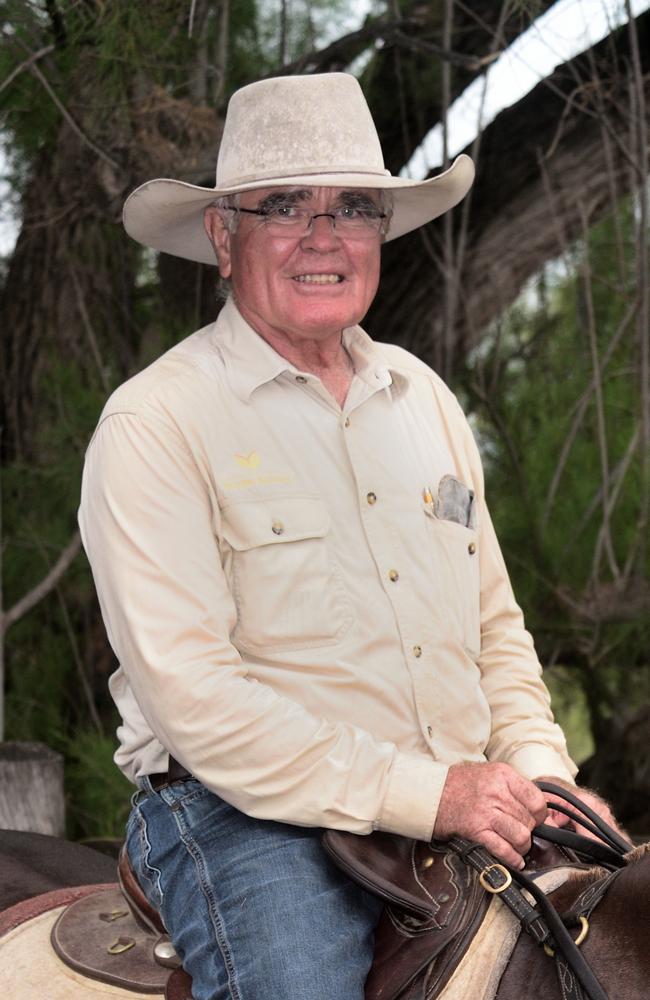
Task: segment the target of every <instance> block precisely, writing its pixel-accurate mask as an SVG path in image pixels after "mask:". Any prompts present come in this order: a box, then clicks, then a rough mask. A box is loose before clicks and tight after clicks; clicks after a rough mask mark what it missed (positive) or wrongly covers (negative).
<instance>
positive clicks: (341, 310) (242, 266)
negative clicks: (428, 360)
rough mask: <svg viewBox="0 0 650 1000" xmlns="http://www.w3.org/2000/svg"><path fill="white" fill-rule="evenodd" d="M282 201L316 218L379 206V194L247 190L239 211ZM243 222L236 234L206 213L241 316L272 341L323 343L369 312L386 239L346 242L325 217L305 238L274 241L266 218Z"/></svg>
mask: <svg viewBox="0 0 650 1000" xmlns="http://www.w3.org/2000/svg"><path fill="white" fill-rule="evenodd" d="M283 199H284V201H286V203H287V204H289V205H292V204H293V205H300V206H304V207H306V208H309V210H310V212H313V213H314V214H316V213H319V212H331V211H333V210H334V209H335V208H336V207H338V206H339V205H341V204H350V203H352V204H354V205H355V207H363V206H364V205H365V206H366V207H369V208H376V207H377V206H378V195H377V192H375V191H372V190H363V189H353V190H351V191H349V190H347V189H343V188H325V187H314V188H300V189H296V188H262V189H259V190H256V191H247V192H245V193H244V194H243V195H242V196H241V201H240V207H242V208H256V209H258V208H261V209H265V208H269V207H277V206H278V204H279V203H280V202H282V203H284V201H283ZM238 222H239V225H238V228H237V230H236V232H234V233H229V232H228V231H227V230H226V229H225V227H224V225H223V221H222V219H221V217H220V216H219V212H218V210H217V209H209V210H208V212H207V213H206V228H207V231H208V235H209V237H210V239H211V240H212V243H213V245H214V247H215V251H216V253H217V258H218V262H219V269H220V271H221V274H222V276H223V277H226V278H228V277H230V278H231V280H232V288H233V294H234V296H235V301H236V303H237V306H238V308H239V311H240V312H241V313H242V315H243V316H244V318H245V319H246V320H247V321H248V322H249V323H250V324H251V326H252V327H253V328H254V329H255V330H257V332H258V333H260V334H261V335H262V336H263V337H265V339H267V340H270V341H271V343H274V342H276V343H277V340H278V336H280V338H282V339H284V338H286V339H288V340H289V341H290V342H291V343H292V344H294V345H296V346H297V345H298V344H299V342H300V341H303V340H316V341H321V342H324V341H327V340H328V339H331V338H333V337H336V338H338V337H339V336H340V332H341V330H342V329H344V328H345V327H347V326H353V325H354V324H355V323H358V322H359V321H360V320H361V319H362V318H363V316H364V315H365V314H366V312H367V310H368V307H369V306H370V303H371V302H372V300H373V298H374V295H375V292H376V291H377V284H378V281H379V251H380V246H381V236H380V234H379V233H372V234H371V235H370V237H368V235H366V236H365V237H361V238H359V237H358V236H356V237H349V236H347V235H345V236H343V237H341V235H340V234H339V232H337V231H336V230H335V229H333V227H332V220H331V219H329V218H318V219H315V220H314V221H313V223H312V227H311V230H310V232H309V233H308V234H307V235H306V236H303V237H302V238H300V237H296V236H284V235H282V236H277V235H271V234H270V233H269V232H268V230H267V228H266V225H265V223H264V220H263V219H262V218H261V217H259V216H255V215H247V214H246V213H241V214H240V215H239V220H238Z"/></svg>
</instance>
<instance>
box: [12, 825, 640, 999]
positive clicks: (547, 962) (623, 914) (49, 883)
mask: <svg viewBox="0 0 650 1000" xmlns="http://www.w3.org/2000/svg"><path fill="white" fill-rule="evenodd" d="M427 849H430V845H422V850H423V851H425V853H426V850H427ZM456 860H457V859H456ZM626 860H627V864H626V865H625V867H624V868H622V869H621V870H620V871H618V872H617V873H616V876H615V877H613V878H612V877H611V875H610V876H607V873H606V872H604V871H603V869H602V868H601V867H599V866H598V865H594V866H590V867H585V866H584V865H583V866H578V867H577V868H576V869H575V870H571V871H569V873H568V877H567V878H566V880H565V881H564V882H563V884H562V885H561V886H560V887H559V888H557V889H555V890H554V891H552V892H551V893H550V895H549V899H550V901H551V902H552V904H553V905H554V907H555V908H556V909H557V910H558V912H560V913H565V912H567V911H569V910H570V909H571V907H572V906H573V904H574V903H575V901H576V900H577V899H578V898H579V897H581V896H583V895H584V893H585V891H586V890H587V889H589V887H590V886H591V887H596V886H597V885H598V884H599V883H600V881H601V880H602V879H603V877H606V878H607V877H609V879H610V884H609V885H608V888H607V891H606V892H605V893H604V895H603V897H602V899H600V901H599V902H598V904H597V906H596V907H595V909H594V911H593V913H592V914H591V915H590V918H589V928H588V933H587V935H586V938H585V940H584V942H583V943H582V945H581V951H582V954H583V956H584V958H585V959H586V961H587V962H588V963H589V965H590V966H591V968H592V969H593V971H594V973H595V975H596V977H597V979H598V981H599V982H600V984H601V986H602V988H603V990H604V993H605V995H606V996H607V998H608V1000H647V997H648V996H650V948H649V947H648V944H647V942H648V932H649V931H650V844H646V845H643V846H640V847H637V848H635V849H634V850H633V851H632V852H631V853H630V854H629V855H628V856H627V859H626ZM426 866H427V863H426V860H425V863H424V867H425V868H426ZM472 877H473V876H472ZM475 882H476V879H474V883H475ZM474 883H473V884H474ZM106 887H109V888H112V889H115V890H117V886H116V862H115V860H114V859H113V858H110V857H108V856H106V855H103V854H100V853H99V852H97V851H94V850H91V849H90V848H87V847H84V846H82V845H78V844H71V843H68V842H66V841H63V840H59V839H57V838H53V837H46V836H43V835H38V834H28V833H17V832H13V831H0V935H2V931H3V926H4V928H5V931H6V926H7V922H6V920H5V923H4V925H3V917H6V915H7V914H12V913H16V911H17V910H20V907H21V906H23V905H30V904H31V903H33V904H34V905H35V907H36V912H42V910H43V906H45V907H47V905H49V901H51V902H52V903H53V905H57V906H59V908H60V907H61V901H65V900H66V899H75V898H79V897H80V896H84V894H86V893H88V894H90V893H91V892H92V891H95V889H96V888H99V889H100V890H101V889H102V888H106ZM42 900H45V903H41V902H40V901H42ZM26 901H30V904H28V903H27V902H26ZM490 905H491V906H492V907H494V899H493V902H492V903H491V904H490ZM488 912H492V911H490V910H488ZM486 922H487V920H485V921H484V923H486ZM12 926H15V921H14V922H13V923H12V921H11V920H10V921H9V927H12ZM10 933H11V932H10ZM8 936H10V934H9V935H8V934H6V933H5V934H4V936H0V986H2V985H3V984H4V985H5V987H6V985H7V982H8V979H7V977H8V974H9V970H8V969H7V963H6V960H5V956H4V955H3V950H4V942H5V941H6V939H7V937H8ZM42 947H47V945H46V944H44V945H42ZM472 947H473V946H472ZM472 947H470V948H469V949H468V950H467V952H466V955H465V957H464V958H463V959H462V961H463V962H464V963H465V965H466V967H467V968H468V969H470V970H471V956H472ZM55 961H56V959H55ZM30 962H32V963H33V964H35V965H38V956H32V957H31V958H30ZM478 962H479V965H478V968H476V962H474V970H473V972H472V971H470V972H469V973H468V975H469V979H468V978H465V979H462V980H460V986H459V985H458V983H456V994H455V995H454V992H453V990H454V983H455V977H456V979H457V970H458V968H459V966H457V970H456V971H455V972H454V973H453V974H452V975H451V977H450V978H449V980H448V982H447V984H446V985H445V986H444V988H443V989H442V990H441V991H440V990H439V989H438V986H439V984H438V986H436V985H435V978H436V977H435V976H434V975H431V976H430V977H429V982H428V983H427V980H426V977H425V980H424V981H423V982H422V981H421V982H420V984H419V986H418V990H419V992H411V990H410V987H409V985H408V984H407V986H406V988H405V990H404V991H402V992H401V993H400V994H399V995H398V996H399V998H400V1000H402V998H403V1000H415V998H416V997H417V998H418V1000H434V998H435V1000H486V998H487V994H486V992H485V986H486V983H487V982H488V980H489V978H490V974H491V968H490V964H491V963H488V964H486V959H485V955H483V956H482V957H480V958H479V959H478ZM431 965H432V968H434V967H435V962H433V963H431ZM52 968H55V969H56V968H57V966H56V965H54V966H53V965H52V963H50V964H49V965H48V970H49V971H48V977H49V978H48V979H47V980H46V981H44V982H43V983H42V984H41V986H40V987H39V988H38V992H37V991H36V989H35V987H34V986H33V982H32V985H30V987H29V992H27V993H24V994H21V992H20V990H17V989H16V987H15V984H14V983H13V982H12V983H11V992H10V993H7V989H6V988H5V990H4V991H3V992H4V993H5V995H10V996H11V998H12V1000H35V997H36V996H38V997H39V998H43V1000H52V998H55V997H59V996H61V997H64V998H66V1000H67V998H68V996H71V995H72V994H70V993H68V987H67V985H66V980H65V979H64V973H63V966H62V965H61V971H60V976H61V983H62V984H63V985H61V984H59V983H58V975H59V973H57V974H56V975H55V974H54V973H53V972H52ZM68 971H69V970H68ZM468 984H469V985H468ZM96 989H97V990H99V992H95V990H96ZM75 995H77V994H75ZM78 995H79V996H80V997H82V998H83V1000H86V997H88V998H89V1000H90V998H94V997H95V996H98V997H99V996H101V997H102V998H106V1000H108V998H109V997H111V998H112V997H115V998H118V997H119V998H125V997H127V998H128V997H131V998H132V1000H137V998H138V997H139V996H142V997H145V996H146V994H144V993H143V994H138V993H137V992H136V993H129V992H128V991H124V990H123V989H121V988H120V987H117V986H112V985H110V984H107V983H93V982H92V981H90V980H88V981H87V990H85V989H84V988H83V986H82V987H81V992H80V993H79V994H78ZM185 995H187V994H185ZM573 995H579V994H571V993H565V994H563V993H562V991H561V988H560V985H559V982H558V977H557V973H556V967H555V962H554V961H553V960H552V959H551V958H549V956H548V955H547V954H546V953H545V952H544V950H543V949H542V948H540V947H539V946H538V945H537V944H536V943H535V942H534V941H533V939H532V938H531V937H529V936H528V935H527V934H525V933H523V932H522V933H519V934H518V936H516V940H515V941H514V942H513V948H512V953H511V954H510V955H509V957H508V958H507V961H506V963H505V968H504V969H503V970H502V971H500V973H499V978H498V981H497V982H495V983H494V990H493V992H492V994H491V996H492V1000H525V998H535V1000H537V998H544V1000H556V998H557V1000H561V998H563V997H565V996H573ZM155 996H158V997H160V998H161V1000H162V997H163V994H162V993H158V994H155V995H154V994H153V993H150V994H149V997H150V1000H155ZM387 996H388V994H387ZM278 1000H281V998H278ZM396 1000H397V996H396ZM585 1000H586V996H585Z"/></svg>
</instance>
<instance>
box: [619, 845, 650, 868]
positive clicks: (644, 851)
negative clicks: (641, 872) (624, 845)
mask: <svg viewBox="0 0 650 1000" xmlns="http://www.w3.org/2000/svg"><path fill="white" fill-rule="evenodd" d="M648 854H650V843H647V844H639V846H638V847H635V848H633V849H632V850H631V851H628V853H627V854H626V855H625V860H626V861H627V863H628V865H636V864H638V863H639V861H643V859H644V858H646V857H647V856H648Z"/></svg>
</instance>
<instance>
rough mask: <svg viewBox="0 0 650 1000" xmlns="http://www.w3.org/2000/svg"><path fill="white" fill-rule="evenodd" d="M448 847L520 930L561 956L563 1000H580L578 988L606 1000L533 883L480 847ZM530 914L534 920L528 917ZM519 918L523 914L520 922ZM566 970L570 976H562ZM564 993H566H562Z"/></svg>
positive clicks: (455, 842) (593, 999)
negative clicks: (517, 922)
mask: <svg viewBox="0 0 650 1000" xmlns="http://www.w3.org/2000/svg"><path fill="white" fill-rule="evenodd" d="M449 846H450V847H451V848H452V850H454V851H456V852H457V853H458V854H459V855H460V856H461V857H462V858H463V860H464V861H465V863H466V864H468V865H470V866H471V867H472V868H474V870H475V871H476V872H478V873H479V881H480V882H481V885H482V886H483V888H484V889H486V891H487V892H492V893H495V894H498V895H500V897H501V899H502V900H503V902H504V903H505V904H506V905H507V906H508V907H509V908H510V909H511V910H512V911H513V913H515V914H516V915H517V917H518V918H519V920H520V921H521V923H522V926H523V928H524V930H527V931H528V933H530V934H531V935H532V936H533V938H534V939H535V940H537V941H538V943H539V944H549V943H550V944H551V945H552V947H553V950H554V951H555V953H556V955H560V956H561V957H560V958H559V959H558V975H559V977H560V984H561V988H562V990H563V997H564V998H565V1000H582V995H581V993H580V992H579V987H582V989H583V990H584V991H585V994H586V996H587V997H588V998H589V1000H607V994H606V993H605V991H604V990H603V988H602V986H601V985H600V983H599V982H598V980H597V978H596V976H595V975H594V973H593V971H592V969H591V968H590V966H589V965H588V964H587V962H586V961H585V959H584V958H583V956H582V954H581V952H580V951H579V949H578V948H577V947H576V944H575V942H574V940H573V938H572V937H571V935H570V934H569V932H568V930H567V928H566V926H565V925H564V923H563V921H562V919H561V918H560V916H559V914H558V913H557V911H556V910H555V909H554V907H553V905H552V904H551V903H550V902H549V900H548V899H547V898H546V895H545V894H544V893H543V892H542V890H541V889H540V888H539V886H538V885H536V884H535V881H534V879H531V878H530V877H529V876H528V875H524V874H523V872H520V871H517V870H516V869H514V868H511V867H510V865H507V864H505V862H497V861H495V859H494V858H493V857H492V855H491V854H489V853H488V852H487V851H486V850H485V848H484V847H482V846H481V845H480V844H476V843H473V842H471V841H468V840H464V839H463V838H462V837H452V839H451V840H450V841H449ZM521 888H523V889H525V890H526V891H527V892H529V893H530V895H531V896H532V897H533V899H534V900H535V903H536V904H537V906H536V907H533V906H531V905H530V903H528V901H527V900H526V899H525V897H524V896H523V894H522V892H521ZM530 911H532V913H533V914H534V915H535V918H536V919H534V918H533V917H532V916H531V913H530ZM520 914H524V919H522V916H521V915H520ZM567 967H568V971H570V973H571V974H572V975H571V976H568V975H567V974H566V970H567ZM574 979H575V981H576V986H575V987H574V988H573V989H572V991H571V986H570V982H571V981H573V980H574ZM577 984H579V987H578V985H577ZM567 989H569V992H566V990H567Z"/></svg>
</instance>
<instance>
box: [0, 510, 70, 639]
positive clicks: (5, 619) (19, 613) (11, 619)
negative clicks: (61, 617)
mask: <svg viewBox="0 0 650 1000" xmlns="http://www.w3.org/2000/svg"><path fill="white" fill-rule="evenodd" d="M80 549H81V536H80V534H79V531H78V530H77V531H75V533H74V535H73V536H72V538H71V539H70V541H69V542H68V544H67V545H66V547H65V548H64V550H63V552H61V554H60V556H59V558H58V559H57V561H56V562H55V564H54V566H52V568H51V570H50V571H49V573H47V575H46V576H44V577H43V579H42V580H41V582H40V583H38V584H37V585H36V586H35V587H32V589H31V590H30V591H28V593H26V594H25V595H24V597H21V598H20V600H19V601H16V603H15V604H14V606H13V607H12V608H9V610H8V611H5V613H4V614H3V615H2V618H1V619H0V626H1V628H0V631H2V632H3V633H4V632H6V631H7V629H9V628H11V626H12V625H14V624H15V623H16V622H17V621H19V619H20V618H22V617H24V615H26V614H27V612H28V611H31V610H32V608H33V607H35V606H36V605H37V604H38V603H39V602H40V601H42V600H43V598H44V597H47V595H48V594H49V593H50V591H52V590H54V588H55V587H56V585H57V584H58V582H59V580H60V579H61V577H62V576H63V574H64V573H65V571H66V570H67V569H68V567H69V566H70V564H71V563H72V562H73V561H74V559H75V558H76V557H77V555H78V554H79V550H80Z"/></svg>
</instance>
